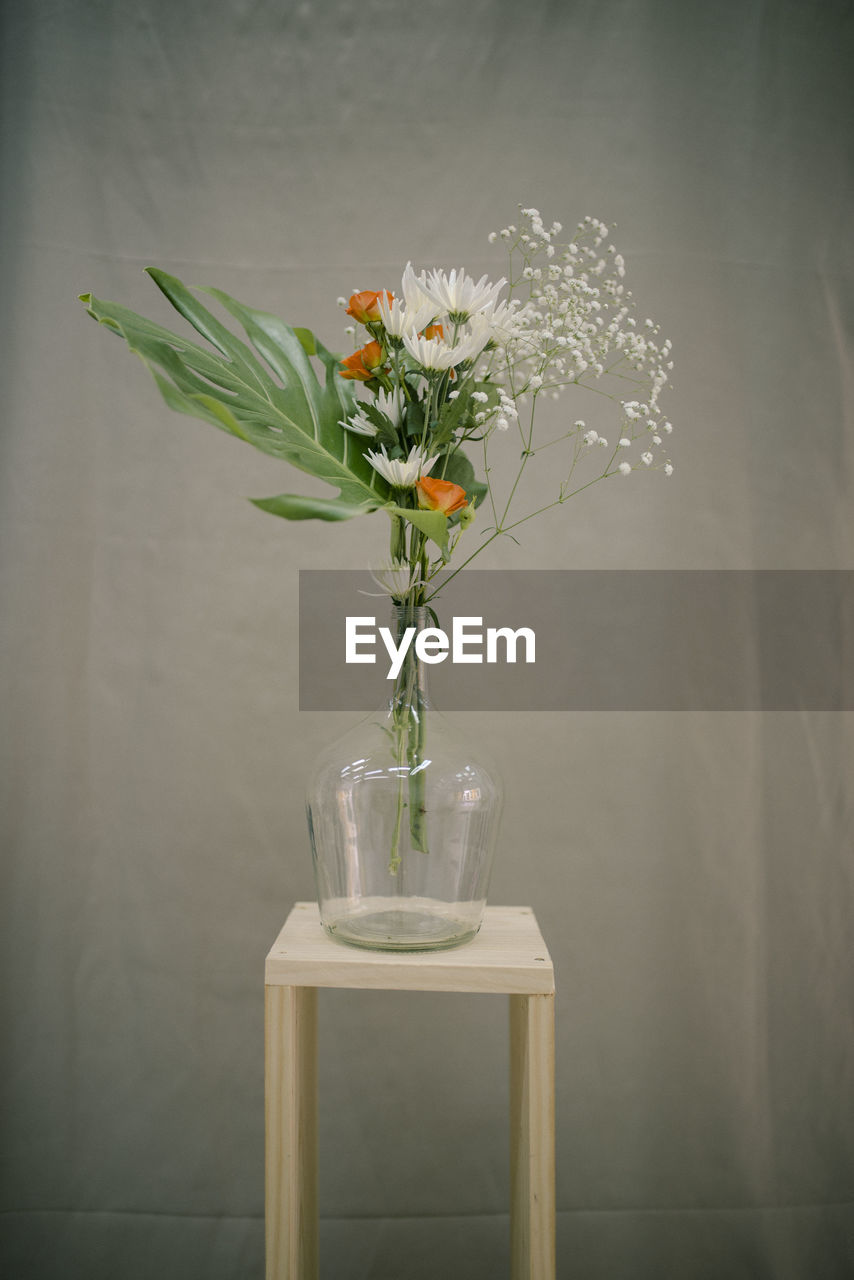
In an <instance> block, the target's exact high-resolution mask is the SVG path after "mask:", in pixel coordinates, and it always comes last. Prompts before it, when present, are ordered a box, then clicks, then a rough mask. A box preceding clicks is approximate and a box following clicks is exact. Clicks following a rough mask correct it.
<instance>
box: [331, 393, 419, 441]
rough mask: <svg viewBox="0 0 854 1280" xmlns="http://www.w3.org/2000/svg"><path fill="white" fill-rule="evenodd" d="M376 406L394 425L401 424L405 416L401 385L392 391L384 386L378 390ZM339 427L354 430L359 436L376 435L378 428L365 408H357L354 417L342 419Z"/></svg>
mask: <svg viewBox="0 0 854 1280" xmlns="http://www.w3.org/2000/svg"><path fill="white" fill-rule="evenodd" d="M375 403H376V407H377V408H378V409H379V410H380V412H381V413H384V414H385V416H386V417H387V418H388V419H389V421H390V422H391V425H392V426H393V427H399V426H400V420H401V417H402V416H403V396H402V393H401V390H400V388H399V387H395V388H394V389H393V390H392V391H383V390H382V388H380V390H379V391H378V392H377V398H376V401H375ZM338 425H339V427H346V429H347V430H348V431H353V432H355V434H356V435H357V436H375V435H376V434H377V429H376V427H375V426H374V424H373V422H371V420H370V418H369V417H368V415H367V414H366V413H365V411H364V409H362V408H357V409H356V412H355V413H354V414H353V417H352V418H350V419H349V420H347V419H343V418H342V419H341V421H339V423H338Z"/></svg>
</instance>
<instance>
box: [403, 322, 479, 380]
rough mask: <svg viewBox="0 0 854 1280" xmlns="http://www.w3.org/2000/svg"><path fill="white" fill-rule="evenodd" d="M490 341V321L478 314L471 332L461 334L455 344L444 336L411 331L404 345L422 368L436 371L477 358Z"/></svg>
mask: <svg viewBox="0 0 854 1280" xmlns="http://www.w3.org/2000/svg"><path fill="white" fill-rule="evenodd" d="M488 341H489V322H488V320H487V319H486V317H485V316H476V317H475V319H474V321H473V322H472V326H471V332H470V333H467V334H463V335H461V336H460V337H459V338H458V339H457V341H456V342H455V343H454V345H453V346H449V345H448V343H447V342H445V340H444V338H422V337H418V336H417V335H415V334H409V333H405V334H404V335H403V345H404V346H405V347H406V350H407V351H408V352H409V354H410V355H411V356H412V359H413V360H414V361H415V362H416V363H417V364H420V365H421V368H422V369H429V370H430V371H431V372H434V373H435V372H440V371H442V370H445V369H453V368H455V367H456V366H457V365H458V364H462V363H463V362H464V361H466V360H476V359H477V357H478V356H479V355H480V353H481V351H483V349H484V347H485V346H486V344H487V342H488Z"/></svg>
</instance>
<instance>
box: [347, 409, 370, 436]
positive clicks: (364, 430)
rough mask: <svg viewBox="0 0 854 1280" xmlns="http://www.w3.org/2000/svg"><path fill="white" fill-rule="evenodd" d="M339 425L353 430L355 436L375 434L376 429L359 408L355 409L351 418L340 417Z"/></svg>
mask: <svg viewBox="0 0 854 1280" xmlns="http://www.w3.org/2000/svg"><path fill="white" fill-rule="evenodd" d="M338 425H339V427H344V428H345V429H346V430H347V431H352V432H354V434H355V435H357V436H375V435H376V434H377V429H376V427H375V426H374V424H373V423H372V422H371V420H370V418H368V417H367V416H366V415H365V414H364V413H363V411H362V410H361V409H357V410H356V412H355V413H354V414H353V416H352V418H349V419H348V418H342V419H341V420H340V422H339V423H338Z"/></svg>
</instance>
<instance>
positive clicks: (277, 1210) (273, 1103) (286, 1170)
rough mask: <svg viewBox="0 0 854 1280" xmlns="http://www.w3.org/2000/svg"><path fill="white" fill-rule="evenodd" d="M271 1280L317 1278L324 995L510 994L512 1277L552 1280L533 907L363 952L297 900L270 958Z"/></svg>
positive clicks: (549, 1093)
mask: <svg viewBox="0 0 854 1280" xmlns="http://www.w3.org/2000/svg"><path fill="white" fill-rule="evenodd" d="M265 976H266V997H265V999H266V1005H265V1008H266V1018H265V1027H266V1035H265V1064H264V1074H265V1119H266V1201H265V1208H266V1249H267V1272H266V1278H267V1280H317V1268H318V1258H317V988H318V987H363V988H376V989H381V990H408V991H468V992H483V993H485V994H508V995H509V996H510V1183H511V1204H510V1237H511V1277H512V1280H554V1277H555V1191H554V1157H555V1153H554V970H553V968H552V962H551V958H550V956H549V953H548V951H547V950H546V946H545V943H544V942H543V938H542V934H541V933H540V929H539V926H538V924H537V921H536V918H535V916H534V913H533V912H532V911H531V909H530V907H488V908H487V910H486V916H485V919H484V924H483V927H482V929H481V931H480V933H479V934H478V935H477V937H476V938H474V939H473V940H472V941H471V942H468V943H465V944H463V946H460V947H455V948H453V949H451V950H448V951H431V952H417V953H412V952H381V951H363V950H361V949H359V948H356V947H350V946H346V945H345V944H343V943H339V942H336V941H334V940H333V939H331V938H329V937H328V936H327V935H326V933H324V931H323V929H322V928H321V925H320V916H319V913H318V909H317V904H316V903H314V902H298V903H297V904H296V906H295V907H294V909H293V910H292V911H291V914H290V915H289V916H288V919H287V921H286V922H285V925H284V928H283V929H282V931H281V933H280V934H279V936H278V938H277V939H276V942H275V943H274V945H273V947H272V949H271V950H270V952H269V954H268V956H267V963H266V970H265Z"/></svg>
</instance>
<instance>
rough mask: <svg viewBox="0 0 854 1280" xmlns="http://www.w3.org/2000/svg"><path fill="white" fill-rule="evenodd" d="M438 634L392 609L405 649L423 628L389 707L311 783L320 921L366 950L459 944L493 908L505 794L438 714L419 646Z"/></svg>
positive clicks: (322, 765)
mask: <svg viewBox="0 0 854 1280" xmlns="http://www.w3.org/2000/svg"><path fill="white" fill-rule="evenodd" d="M429 627H430V623H429V619H428V616H427V610H426V609H425V608H423V607H419V606H411V605H410V606H407V605H401V606H395V607H394V609H393V617H392V628H391V629H392V633H393V635H394V637H395V643H396V644H397V645H398V647H399V646H400V644H401V640H402V638H404V637H405V633H406V631H407V629H410V630H411V629H414V631H413V632H412V635H411V637H410V641H411V642H410V644H409V647H408V649H407V651H406V656H405V658H404V660H403V664H402V666H401V670H400V673H399V675H398V676H397V677H396V679H395V681H394V683H393V686H392V691H391V695H390V698H389V701H388V704H387V705H386V706H384V707H383V708H382V710H381V711H379V712H378V713H377V714H375V715H372V716H369V717H368V718H367V719H365V720H363V721H361V722H360V723H359V724H358V725H356V727H355V728H353V729H351V730H350V731H349V732H348V733H347V734H345V736H344V737H343V738H340V739H339V740H338V741H337V742H336V743H334V744H333V745H332V746H331V747H329V748H327V750H325V751H324V752H323V753H322V755H321V756H320V758H319V759H318V761H317V763H316V766H315V769H314V773H313V776H312V778H311V782H310V785H309V791H308V803H307V811H308V828H309V835H310V838H311V849H312V857H313V860H314V870H315V879H316V883H317V897H318V903H319V906H320V919H321V923H322V924H323V927H324V929H325V930H326V932H327V933H329V934H330V935H331V936H333V937H335V938H338V939H340V940H341V941H342V942H347V943H350V944H352V945H353V946H357V947H368V948H371V949H375V950H382V951H422V950H435V949H439V948H443V947H454V946H457V945H459V944H460V943H463V942H466V941H468V940H469V939H470V938H473V937H474V935H475V934H476V933H477V931H478V929H479V928H480V924H481V920H482V918H483V912H484V908H485V906H486V894H487V888H488V884H489V875H490V871H491V867H492V858H493V853H494V850H495V843H496V838H497V834H498V826H499V820H500V815H501V804H502V798H503V792H502V786H501V782H500V779H499V777H498V774H497V773H496V771H495V769H494V767H493V766H492V765H490V764H488V763H486V762H485V761H484V760H483V757H482V753H480V752H479V751H477V750H475V749H474V748H472V747H471V746H470V745H469V744H468V743H467V742H466V741H465V738H464V737H463V736H462V735H461V734H458V733H457V732H456V730H455V727H454V726H452V725H450V724H449V722H448V721H447V720H446V719H445V718H444V717H443V716H442V715H441V714H440V713H439V712H437V711H436V710H435V709H434V708H433V707H431V706H430V702H429V699H428V695H427V664H426V662H425V661H424V660H423V659H422V657H420V656H419V654H418V653H417V652H416V643H415V638H416V636H418V635H419V634H420V633H421V632H422V631H424V630H427V629H429ZM428 638H429V637H425V638H424V639H425V640H427V639H428Z"/></svg>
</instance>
